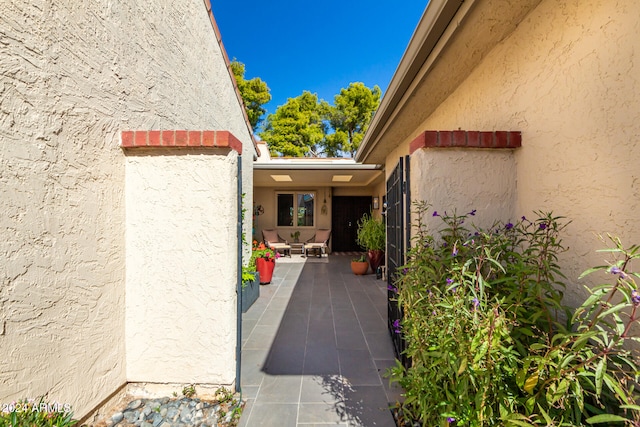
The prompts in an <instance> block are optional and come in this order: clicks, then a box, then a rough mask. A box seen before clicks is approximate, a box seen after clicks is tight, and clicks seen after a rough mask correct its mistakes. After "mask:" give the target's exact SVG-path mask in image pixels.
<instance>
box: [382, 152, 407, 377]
mask: <svg viewBox="0 0 640 427" xmlns="http://www.w3.org/2000/svg"><path fill="white" fill-rule="evenodd" d="M386 199H387V200H386V203H387V207H386V217H387V260H388V262H387V285H388V286H387V289H388V290H387V322H388V327H389V333H390V334H391V339H392V341H393V346H394V350H395V352H396V357H397V358H398V360H400V361H401V362H402V364H403V365H404V366H408V364H409V360H408V358H407V357H406V355H404V354H403V353H404V350H405V348H406V342H405V340H404V337H403V334H402V331H401V330H400V328H399V326H398V325H399V322H400V321H401V320H402V309H401V307H399V306H398V302H397V300H396V292H395V291H394V289H395V283H394V282H395V280H396V275H397V271H398V268H400V267H401V266H402V265H404V263H405V252H406V249H407V248H408V247H409V238H410V236H409V230H410V227H409V225H410V224H411V221H410V217H409V214H410V211H411V209H410V198H409V156H405V157H404V158H403V157H401V158H400V160H399V161H398V165H397V166H396V168H395V169H394V171H393V173H392V174H391V176H390V177H389V179H388V180H387V197H386Z"/></svg>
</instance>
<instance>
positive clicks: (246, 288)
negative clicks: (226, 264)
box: [241, 263, 260, 313]
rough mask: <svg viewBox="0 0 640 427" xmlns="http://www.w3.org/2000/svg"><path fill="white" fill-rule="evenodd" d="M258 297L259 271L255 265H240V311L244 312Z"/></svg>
mask: <svg viewBox="0 0 640 427" xmlns="http://www.w3.org/2000/svg"><path fill="white" fill-rule="evenodd" d="M259 297H260V273H258V272H257V271H256V266H255V264H254V265H251V263H250V264H249V265H247V266H244V265H243V266H242V295H241V298H242V299H241V301H242V312H243V313H246V312H247V310H249V307H251V306H252V305H253V303H254V302H256V300H257V299H258V298H259Z"/></svg>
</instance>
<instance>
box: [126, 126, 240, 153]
mask: <svg viewBox="0 0 640 427" xmlns="http://www.w3.org/2000/svg"><path fill="white" fill-rule="evenodd" d="M120 147H122V148H123V149H127V150H130V149H138V148H147V149H149V148H187V147H189V148H194V147H201V148H231V149H232V150H236V151H237V152H238V154H242V142H240V140H239V139H238V138H236V137H235V136H233V134H232V133H231V132H229V131H226V130H124V131H122V135H121V144H120Z"/></svg>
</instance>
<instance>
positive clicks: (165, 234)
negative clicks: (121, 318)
mask: <svg viewBox="0 0 640 427" xmlns="http://www.w3.org/2000/svg"><path fill="white" fill-rule="evenodd" d="M236 172H237V155H236V153H235V151H232V152H231V153H229V155H227V156H225V155H220V154H218V155H216V154H213V153H207V152H198V151H190V152H188V154H185V153H180V152H160V153H156V154H152V155H128V156H127V166H126V176H127V186H126V206H127V210H126V224H127V231H126V236H127V237H126V242H127V243H126V247H127V274H126V277H127V280H126V283H127V288H126V289H127V292H126V295H127V298H126V349H127V379H128V380H129V381H134V382H156V383H183V384H186V383H197V384H201V383H205V384H222V385H227V386H229V385H231V384H232V383H233V381H234V376H235V342H236V340H235V338H236V336H235V334H236V292H235V290H236V289H235V286H234V283H235V279H236V277H237V274H236V266H237V264H236V262H235V261H236V260H237V256H236V254H237V250H238V245H237V243H238V239H237V238H236V234H237V229H236V224H237V206H236V200H237V188H236V184H235V182H236V178H237V173H236Z"/></svg>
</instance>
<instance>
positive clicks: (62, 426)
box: [0, 398, 78, 427]
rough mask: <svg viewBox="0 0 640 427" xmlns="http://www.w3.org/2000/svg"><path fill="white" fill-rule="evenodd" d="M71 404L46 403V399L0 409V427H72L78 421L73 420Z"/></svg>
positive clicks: (12, 403)
mask: <svg viewBox="0 0 640 427" xmlns="http://www.w3.org/2000/svg"><path fill="white" fill-rule="evenodd" d="M72 416H73V413H72V412H71V406H70V405H69V404H64V405H63V404H61V403H57V402H53V403H46V402H45V401H44V398H40V399H38V400H35V399H25V400H20V401H18V402H11V403H9V404H2V406H1V407H0V427H5V426H7V427H8V426H11V427H23V426H24V427H32V426H38V427H41V426H42V427H44V426H50V427H53V426H56V427H70V426H73V425H75V424H76V423H77V422H78V421H77V420H73V419H72Z"/></svg>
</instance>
